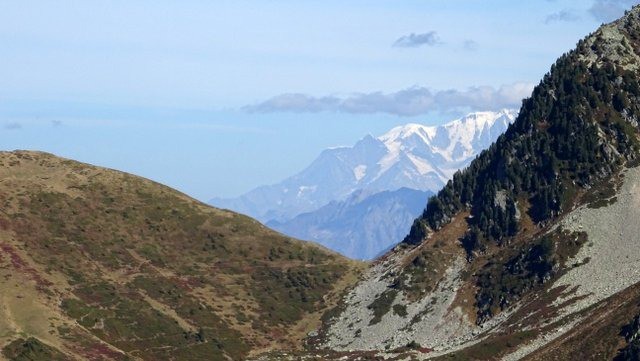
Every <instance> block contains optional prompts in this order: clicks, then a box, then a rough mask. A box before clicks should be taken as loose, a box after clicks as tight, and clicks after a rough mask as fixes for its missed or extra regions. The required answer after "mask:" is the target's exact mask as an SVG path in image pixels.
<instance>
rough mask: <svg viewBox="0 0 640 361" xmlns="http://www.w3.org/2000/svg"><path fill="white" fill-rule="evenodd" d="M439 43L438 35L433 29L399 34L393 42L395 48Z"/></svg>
mask: <svg viewBox="0 0 640 361" xmlns="http://www.w3.org/2000/svg"><path fill="white" fill-rule="evenodd" d="M438 44H440V37H439V36H438V33H437V32H435V31H429V32H427V33H422V34H415V33H411V34H409V35H405V36H401V37H400V38H398V40H396V41H395V42H394V43H393V46H394V47H397V48H417V47H419V46H423V45H427V46H434V45H438Z"/></svg>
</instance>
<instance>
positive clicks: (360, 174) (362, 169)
mask: <svg viewBox="0 0 640 361" xmlns="http://www.w3.org/2000/svg"><path fill="white" fill-rule="evenodd" d="M366 174H367V166H366V165H364V164H360V165H358V166H356V167H355V168H353V176H354V177H356V181H357V182H360V180H361V179H362V178H364V176H365V175H366Z"/></svg>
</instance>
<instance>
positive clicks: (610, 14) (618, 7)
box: [589, 0, 640, 22]
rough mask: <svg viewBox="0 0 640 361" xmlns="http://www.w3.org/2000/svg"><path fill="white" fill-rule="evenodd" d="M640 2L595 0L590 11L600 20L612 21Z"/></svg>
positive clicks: (637, 0) (639, 0)
mask: <svg viewBox="0 0 640 361" xmlns="http://www.w3.org/2000/svg"><path fill="white" fill-rule="evenodd" d="M636 4H640V0H595V1H594V2H593V5H592V6H591V8H589V13H591V15H592V16H593V17H594V18H596V20H598V21H602V22H610V21H613V20H615V19H617V18H619V17H621V16H622V15H623V14H624V12H625V10H629V9H631V7H632V6H633V5H636Z"/></svg>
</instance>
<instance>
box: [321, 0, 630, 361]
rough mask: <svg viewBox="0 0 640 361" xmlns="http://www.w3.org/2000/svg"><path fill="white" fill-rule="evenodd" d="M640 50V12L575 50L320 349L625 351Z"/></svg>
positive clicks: (350, 304) (418, 353)
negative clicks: (589, 341)
mask: <svg viewBox="0 0 640 361" xmlns="http://www.w3.org/2000/svg"><path fill="white" fill-rule="evenodd" d="M639 54H640V7H635V8H634V9H633V11H630V12H629V13H627V14H626V15H625V17H623V18H622V19H620V20H618V21H616V22H614V23H611V24H608V25H604V26H603V27H601V28H600V29H599V30H598V31H596V32H595V33H594V34H591V35H589V36H588V37H587V38H586V39H584V40H582V41H580V42H579V43H578V46H577V48H576V50H574V51H572V52H570V53H568V54H565V55H563V56H562V57H561V58H560V59H559V60H558V61H557V62H556V63H555V64H554V65H553V66H552V68H551V71H550V72H549V73H548V74H547V75H545V77H544V79H543V80H542V81H541V82H540V84H539V85H538V86H537V87H536V88H535V90H534V92H533V94H532V96H531V98H529V99H527V100H525V101H524V103H523V107H522V109H521V111H520V114H519V116H518V117H517V119H516V120H515V122H514V124H513V125H511V126H510V127H509V129H508V130H507V132H506V133H505V134H504V135H502V136H500V137H499V138H498V140H497V141H496V143H495V144H494V145H492V146H491V147H490V148H489V149H488V150H487V151H485V152H483V153H482V154H481V155H480V156H479V157H478V158H477V159H476V160H474V161H473V162H472V163H471V165H470V166H469V167H468V168H467V169H465V170H464V171H462V172H459V173H457V174H456V175H454V177H453V179H452V180H451V181H450V182H449V183H447V185H446V186H445V188H444V189H443V190H442V191H440V192H439V193H438V194H437V195H436V196H434V197H432V198H431V199H430V200H429V202H428V205H427V208H426V210H425V212H424V214H423V215H422V216H421V217H420V218H418V219H417V220H416V221H415V222H414V225H413V226H412V228H411V232H410V234H409V236H407V238H406V239H405V241H404V242H403V244H401V245H399V246H398V247H396V248H395V249H394V250H392V251H391V252H389V253H388V254H387V255H386V256H385V257H383V258H382V259H380V260H379V261H377V263H376V264H375V265H374V266H373V267H372V268H371V269H370V270H369V271H368V272H367V274H366V275H365V277H364V279H363V280H362V281H361V282H360V283H359V284H358V285H357V286H356V287H355V289H354V290H352V291H351V292H349V293H348V295H347V296H346V297H345V298H344V302H343V304H342V308H341V309H340V310H339V312H337V314H336V315H334V317H332V318H331V319H330V320H328V321H327V322H326V324H325V327H324V328H323V329H322V332H321V333H320V335H319V337H318V338H317V339H316V340H315V341H316V342H318V344H319V348H320V349H322V348H326V349H333V350H342V351H348V350H370V351H375V350H381V349H384V350H387V351H386V352H392V351H394V350H395V352H399V353H411V354H413V355H414V357H419V358H426V357H430V358H431V357H437V356H438V355H445V354H447V357H454V358H455V357H458V358H459V359H468V358H473V359H496V358H505V359H519V358H522V357H530V358H531V359H545V358H544V355H547V357H548V356H549V355H554V354H556V353H557V354H563V353H565V354H570V353H571V352H572V350H574V351H576V352H579V353H580V354H582V355H585V354H587V353H588V352H590V351H591V352H595V353H594V354H592V355H591V356H589V357H587V358H593V357H595V356H593V355H596V354H599V355H604V356H605V357H609V358H612V357H614V356H615V355H616V354H617V353H618V349H619V348H620V346H619V345H622V344H624V342H625V338H624V337H622V336H621V335H619V333H620V327H622V326H623V325H624V323H625V322H626V323H628V322H630V320H632V319H633V317H635V315H636V314H637V308H638V306H637V302H636V301H637V297H638V295H637V292H636V291H635V289H636V288H637V287H635V285H636V284H637V283H638V282H640V272H638V271H637V270H638V269H640V251H639V250H638V249H639V247H638V245H639V244H640V243H639V242H640V228H639V226H638V225H637V224H638V223H637V222H635V221H632V220H637V219H638V217H639V216H640V207H639V206H640V198H639V197H638V191H639V190H640V168H637V167H636V165H637V163H638V161H637V158H638V154H639V150H640V146H639V142H638V139H639V138H638V135H639V129H640V128H639V124H638V120H639V117H640V76H639V74H638V71H637V70H638V69H639V67H640V60H639V59H640V58H639V57H638V55H639ZM612 315H615V319H611V320H609V319H608V317H609V316H612ZM594 320H600V321H601V322H600V323H598V322H595V321H594ZM604 320H606V321H604ZM586 330H588V331H586ZM585 334H590V335H594V334H598V335H600V336H602V335H606V336H607V337H608V339H600V340H598V341H597V342H593V343H592V344H590V345H586V344H585V343H584V342H582V341H581V338H582V337H585ZM590 339H592V340H593V337H592V336H590ZM627 341H628V343H629V345H630V346H629V347H628V348H629V349H630V350H633V347H634V346H633V339H629V340H627ZM578 345H580V346H578ZM577 347H582V348H583V349H581V350H579V351H578V350H575V348H577ZM411 349H413V351H411ZM620 352H622V351H620ZM629 352H631V351H629ZM447 359H448V358H447Z"/></svg>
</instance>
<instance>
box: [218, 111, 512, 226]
mask: <svg viewBox="0 0 640 361" xmlns="http://www.w3.org/2000/svg"><path fill="white" fill-rule="evenodd" d="M516 115H517V111H514V110H507V109H505V110H502V111H499V112H477V113H471V114H469V115H467V116H465V117H463V118H461V119H458V120H454V121H452V122H449V123H446V124H444V125H440V126H425V125H421V124H407V125H403V126H399V127H395V128H393V129H391V130H390V131H389V132H387V133H386V134H383V135H382V136H380V137H377V138H375V137H373V136H371V135H367V136H365V137H364V138H363V139H361V140H360V141H358V142H357V143H356V144H355V145H354V146H352V147H337V148H330V149H326V150H325V151H323V152H322V153H321V154H320V156H319V157H318V158H317V159H316V160H315V161H313V163H311V165H309V166H308V167H307V168H306V169H304V170H303V171H301V172H300V173H298V174H296V175H294V176H292V177H289V178H287V179H285V180H283V181H282V182H280V183H277V184H274V185H267V186H261V187H258V188H256V189H254V190H252V191H250V192H248V193H246V194H244V195H242V196H240V197H237V198H231V199H223V198H214V199H212V200H211V201H210V203H211V204H212V205H215V206H217V207H222V208H227V209H231V210H234V211H237V212H240V213H244V214H248V215H250V216H252V217H254V218H257V219H258V220H260V221H262V222H264V223H267V222H269V221H277V222H284V221H287V220H290V219H292V218H294V217H296V216H297V215H299V214H301V213H305V212H310V211H314V210H317V209H319V208H320V207H322V206H324V205H327V204H328V203H330V202H332V201H342V200H345V199H347V198H348V197H349V196H350V195H351V194H353V193H354V192H355V191H358V190H365V191H366V192H367V193H369V194H373V193H377V192H381V191H388V190H397V189H400V188H402V187H406V188H411V189H416V190H420V191H431V192H435V191H437V190H439V189H440V188H442V187H443V186H444V184H445V183H446V182H447V180H448V179H449V178H451V176H452V175H453V173H455V171H456V170H458V169H460V168H462V167H464V166H466V165H467V164H469V162H470V161H471V160H472V159H473V158H474V157H475V156H476V155H477V154H478V153H479V152H480V151H481V150H483V149H485V148H486V147H488V146H489V145H490V144H491V143H492V142H493V141H494V140H495V139H496V138H497V137H498V136H499V135H500V134H502V133H503V132H504V131H505V130H506V128H507V126H508V125H509V124H510V123H511V122H513V120H514V119H515V116H516Z"/></svg>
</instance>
